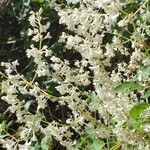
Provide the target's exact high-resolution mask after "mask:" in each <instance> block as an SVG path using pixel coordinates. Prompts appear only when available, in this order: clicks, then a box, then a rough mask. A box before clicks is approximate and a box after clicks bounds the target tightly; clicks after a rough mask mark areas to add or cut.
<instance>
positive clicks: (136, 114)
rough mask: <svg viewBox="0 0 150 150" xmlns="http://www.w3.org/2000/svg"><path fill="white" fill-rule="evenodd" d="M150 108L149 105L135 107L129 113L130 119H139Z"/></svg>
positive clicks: (143, 104) (141, 104)
mask: <svg viewBox="0 0 150 150" xmlns="http://www.w3.org/2000/svg"><path fill="white" fill-rule="evenodd" d="M148 107H150V104H149V103H139V104H137V105H135V106H134V107H133V108H132V109H131V110H130V112H129V117H131V118H132V119H138V117H139V116H140V114H141V113H142V112H143V111H144V110H145V109H146V108H148Z"/></svg>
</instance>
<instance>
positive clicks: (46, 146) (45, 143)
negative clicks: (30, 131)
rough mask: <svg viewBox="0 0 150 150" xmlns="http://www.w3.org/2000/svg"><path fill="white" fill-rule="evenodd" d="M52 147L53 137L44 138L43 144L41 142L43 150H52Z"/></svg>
mask: <svg viewBox="0 0 150 150" xmlns="http://www.w3.org/2000/svg"><path fill="white" fill-rule="evenodd" d="M51 146H52V137H51V136H46V137H45V138H43V140H42V142H41V148H42V150H51V149H50V148H51Z"/></svg>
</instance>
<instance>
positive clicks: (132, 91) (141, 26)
mask: <svg viewBox="0 0 150 150" xmlns="http://www.w3.org/2000/svg"><path fill="white" fill-rule="evenodd" d="M49 4H50V6H51V7H52V8H53V9H55V10H56V11H57V12H58V16H59V17H60V18H59V23H60V24H62V25H63V26H64V31H63V32H62V34H61V35H60V37H59V39H58V41H56V43H57V45H58V44H59V45H60V47H59V51H61V52H60V54H59V52H57V51H56V47H55V46H56V45H55V44H53V45H51V46H48V45H47V44H46V43H47V42H46V41H49V40H52V39H53V37H52V36H51V33H50V32H48V29H49V27H50V25H51V24H50V23H49V22H48V23H45V22H44V20H43V18H42V9H39V11H38V12H33V11H31V12H30V17H29V19H28V20H29V22H30V25H31V27H29V30H28V36H30V37H31V39H32V44H31V45H30V48H29V49H27V50H26V55H27V58H29V59H30V61H31V62H32V66H33V68H32V70H31V72H30V71H28V72H26V73H24V74H22V73H20V72H19V71H18V66H19V65H21V64H19V62H18V61H17V60H16V61H13V62H11V63H9V62H2V63H1V66H2V67H3V68H4V70H5V72H3V71H1V72H0V74H1V76H2V82H1V99H2V100H4V101H6V102H7V103H8V104H9V107H8V110H7V111H10V112H11V113H13V114H15V115H16V120H15V122H16V123H18V127H17V128H15V129H14V130H11V129H10V127H11V124H12V122H10V123H7V121H5V120H2V121H1V125H0V133H1V134H0V144H2V147H3V148H6V149H8V150H9V149H10V150H12V149H14V150H15V149H19V150H28V149H29V150H30V149H33V150H38V149H42V150H48V149H53V145H54V144H53V143H54V141H55V140H56V141H58V142H59V143H60V144H61V145H62V146H63V147H64V148H66V149H68V150H99V149H102V150H103V149H104V150H105V149H108V150H109V149H110V150H117V149H122V150H129V149H131V150H132V149H133V150H149V149H150V145H149V140H150V136H149V133H150V127H149V123H150V117H149V111H150V109H149V107H150V104H149V97H150V88H149V77H150V58H149V57H150V56H149V50H150V45H149V43H148V41H149V37H150V24H149V23H150V22H149V17H150V12H149V7H150V3H149V1H148V0H144V1H134V0H132V1H121V0H101V1H99V0H66V1H65V2H63V1H57V0H51V1H49ZM67 53H68V54H67ZM70 54H76V57H74V58H69V57H67V56H68V55H69V56H70ZM47 107H50V111H49V115H48V114H45V113H44V112H45V110H47ZM53 107H54V108H53ZM60 107H61V108H64V111H65V113H64V115H65V117H60V118H55V117H53V115H52V114H51V110H52V109H55V110H59V109H60ZM47 113H48V112H47ZM57 113H61V112H60V111H57ZM55 115H56V116H57V115H58V114H55Z"/></svg>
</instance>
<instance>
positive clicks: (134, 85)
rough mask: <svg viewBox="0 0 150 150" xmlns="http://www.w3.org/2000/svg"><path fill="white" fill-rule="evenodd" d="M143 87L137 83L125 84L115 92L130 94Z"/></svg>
mask: <svg viewBox="0 0 150 150" xmlns="http://www.w3.org/2000/svg"><path fill="white" fill-rule="evenodd" d="M141 87H142V86H141V85H140V84H138V83H136V82H130V81H128V82H123V83H121V84H119V85H118V86H117V87H116V88H115V89H114V90H115V92H117V93H118V92H129V91H134V90H138V89H140V88H141Z"/></svg>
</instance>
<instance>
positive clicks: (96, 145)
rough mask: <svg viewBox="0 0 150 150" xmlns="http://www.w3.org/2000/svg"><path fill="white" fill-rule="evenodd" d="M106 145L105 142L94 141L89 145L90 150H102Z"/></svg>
mask: <svg viewBox="0 0 150 150" xmlns="http://www.w3.org/2000/svg"><path fill="white" fill-rule="evenodd" d="M104 145H105V143H104V142H102V141H100V140H97V139H94V140H93V143H92V144H90V145H89V147H88V150H102V149H103V147H104Z"/></svg>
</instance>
